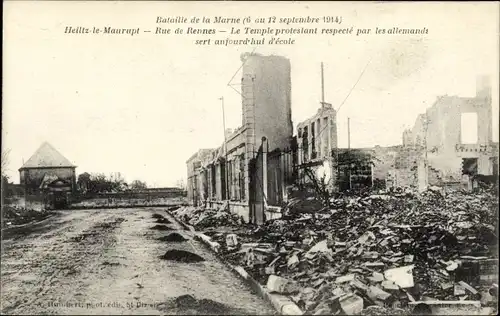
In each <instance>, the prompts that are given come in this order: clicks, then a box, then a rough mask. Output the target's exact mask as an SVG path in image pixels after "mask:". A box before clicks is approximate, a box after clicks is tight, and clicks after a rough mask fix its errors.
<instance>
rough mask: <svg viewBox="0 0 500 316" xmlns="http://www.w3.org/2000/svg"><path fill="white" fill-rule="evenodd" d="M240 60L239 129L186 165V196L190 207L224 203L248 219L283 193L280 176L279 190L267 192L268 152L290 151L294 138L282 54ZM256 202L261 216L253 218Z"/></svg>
mask: <svg viewBox="0 0 500 316" xmlns="http://www.w3.org/2000/svg"><path fill="white" fill-rule="evenodd" d="M241 59H242V63H243V66H242V78H241V94H242V125H241V126H240V127H239V128H237V129H236V130H234V131H231V130H227V131H226V135H225V142H224V143H223V144H222V145H221V146H220V147H219V148H216V149H212V150H202V151H200V152H198V153H196V154H194V155H193V156H192V157H191V158H190V159H189V160H188V161H187V168H188V196H189V197H190V201H191V202H192V203H193V204H200V203H207V204H210V206H215V205H222V204H223V203H226V205H227V206H228V207H229V208H230V209H231V210H232V211H233V212H235V213H237V214H240V215H242V216H243V217H244V218H245V219H247V220H249V219H250V217H252V216H253V217H255V216H258V217H262V216H263V212H264V209H262V208H261V207H260V204H262V203H261V202H265V203H267V202H268V201H269V200H279V197H276V195H278V194H282V193H283V188H282V186H283V185H282V182H283V177H280V178H279V179H278V180H279V181H274V182H273V183H277V182H278V186H279V190H278V191H276V190H274V189H276V188H274V187H272V188H270V189H269V191H272V192H268V188H267V183H268V182H269V181H267V173H268V172H267V163H268V160H267V153H271V152H280V150H283V149H285V148H288V147H290V143H291V140H292V132H293V127H292V119H291V117H292V113H291V73H290V71H291V66H290V61H289V60H288V59H286V58H284V57H281V56H262V55H258V54H244V55H242V56H241ZM262 155H264V156H266V159H264V160H263V156H262ZM277 160H281V158H280V157H278V159H277ZM271 163H272V162H271ZM270 176H271V177H276V175H275V174H274V173H271V174H270ZM255 188H259V190H256V189H255ZM273 190H274V191H273ZM256 191H258V192H256ZM256 201H257V202H256ZM255 204H259V207H260V211H259V212H260V213H261V214H257V215H255V214H254V215H251V214H250V212H251V211H252V208H253V207H254V206H255ZM254 211H255V210H254Z"/></svg>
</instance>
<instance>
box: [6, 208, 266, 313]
mask: <svg viewBox="0 0 500 316" xmlns="http://www.w3.org/2000/svg"><path fill="white" fill-rule="evenodd" d="M155 213H156V214H160V215H162V216H164V217H165V218H166V219H167V220H164V221H166V222H168V221H171V222H172V223H171V224H168V223H167V224H165V223H158V222H157V221H160V222H161V221H162V220H161V218H160V219H156V218H154V217H153V214H155ZM157 217H159V216H157ZM156 225H159V226H158V227H159V228H165V227H167V229H169V230H161V229H152V228H153V227H154V226H156ZM162 225H163V226H162ZM158 227H157V228H158ZM30 229H31V231H30V232H29V234H28V233H27V232H25V233H24V234H20V233H17V235H12V234H11V235H10V236H9V235H4V236H3V240H2V262H1V267H2V270H1V283H2V289H1V312H2V314H73V315H75V314H101V315H102V314H149V315H151V314H157V315H161V314H274V313H275V312H274V310H273V309H272V307H271V306H270V305H269V304H267V303H266V302H265V301H263V300H262V299H260V298H259V297H257V296H256V295H255V294H254V293H252V292H251V290H250V289H249V288H248V287H247V286H246V285H245V284H244V283H243V282H242V281H241V280H240V279H239V278H238V277H236V276H235V275H234V274H233V273H232V272H231V271H230V270H229V269H228V268H227V267H226V266H225V265H224V264H223V263H221V262H220V261H218V260H217V259H216V257H215V256H214V255H213V254H212V253H211V252H209V251H208V250H207V249H206V248H205V247H204V246H203V245H202V244H200V243H198V242H197V241H194V240H193V239H192V234H191V232H189V231H186V230H183V229H182V228H181V227H180V226H179V225H178V224H176V223H175V222H173V220H172V219H171V218H170V217H169V216H168V214H167V213H166V212H165V211H164V209H162V208H147V209H146V208H143V209H110V210H105V209H103V210H78V211H64V212H61V213H60V214H59V215H57V216H54V217H52V218H50V219H48V220H46V221H44V223H43V224H41V225H35V226H33V227H31V228H30ZM170 229H172V230H170ZM172 232H178V233H180V234H181V235H182V236H184V237H185V238H186V239H187V241H184V242H169V241H162V240H160V238H161V237H165V236H168V235H169V234H170V233H172ZM177 237H178V236H177ZM169 250H183V251H188V252H191V253H193V254H196V255H198V256H200V257H202V258H204V259H205V261H201V262H183V261H182V260H183V259H185V258H180V259H182V260H181V261H176V260H166V259H171V258H173V259H179V254H178V253H176V252H173V254H172V252H170V253H169V254H167V255H166V252H167V251H169ZM162 256H164V258H162ZM176 256H177V257H176ZM165 257H167V258H166V259H165ZM189 259H190V258H187V260H189Z"/></svg>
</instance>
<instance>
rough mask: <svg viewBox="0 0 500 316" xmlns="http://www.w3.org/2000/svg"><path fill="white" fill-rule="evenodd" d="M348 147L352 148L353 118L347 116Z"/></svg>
mask: <svg viewBox="0 0 500 316" xmlns="http://www.w3.org/2000/svg"><path fill="white" fill-rule="evenodd" d="M347 149H351V119H350V118H349V117H348V118H347Z"/></svg>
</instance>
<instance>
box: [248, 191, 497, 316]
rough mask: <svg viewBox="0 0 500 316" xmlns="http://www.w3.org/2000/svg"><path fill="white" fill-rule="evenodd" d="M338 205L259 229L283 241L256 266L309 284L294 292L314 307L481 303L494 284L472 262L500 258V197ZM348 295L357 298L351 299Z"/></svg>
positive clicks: (430, 194)
mask: <svg viewBox="0 0 500 316" xmlns="http://www.w3.org/2000/svg"><path fill="white" fill-rule="evenodd" d="M332 205H333V207H332V208H330V209H328V210H325V211H323V212H320V213H317V214H314V215H311V214H302V215H300V216H298V217H296V218H288V219H286V220H275V221H273V222H269V223H266V225H264V226H263V227H261V228H259V230H261V232H260V234H261V235H262V237H261V238H260V239H259V240H258V242H264V243H269V242H271V243H273V244H275V245H276V246H277V247H276V249H275V252H274V253H272V254H269V255H268V256H261V257H260V261H259V260H258V259H256V260H254V262H253V263H252V265H260V266H261V269H259V272H260V274H261V275H258V276H257V279H259V280H263V279H265V278H263V276H262V273H264V274H266V275H269V276H274V275H276V276H280V277H281V278H283V279H285V280H288V282H291V283H296V284H297V285H298V287H297V288H298V289H300V290H299V291H296V292H294V293H289V294H295V295H294V296H293V297H294V299H295V301H296V303H297V304H298V305H299V307H302V308H303V309H304V310H306V311H307V312H311V313H318V314H331V313H337V312H340V311H341V310H343V311H344V312H345V313H348V314H349V313H358V312H360V311H359V310H358V309H359V308H361V309H362V308H363V306H364V307H366V306H370V305H378V306H384V307H387V306H390V307H400V306H406V305H407V304H408V303H409V302H412V301H413V302H414V301H418V300H422V299H429V298H432V299H434V300H478V299H480V298H481V294H480V293H479V292H480V291H483V292H484V291H487V290H488V287H485V288H482V286H481V284H480V283H481V282H480V281H481V280H479V279H478V278H477V277H476V278H471V275H474V273H472V272H471V270H470V269H469V270H466V267H465V266H466V265H469V266H471V265H472V266H474V264H471V262H474V261H476V264H475V266H476V267H477V266H478V265H480V264H483V263H485V262H488V261H487V260H486V261H485V259H486V258H493V257H495V256H496V249H497V248H496V244H497V242H496V240H497V228H496V221H497V219H496V218H497V215H496V214H497V213H496V210H498V198H497V197H496V196H493V195H491V194H488V193H487V192H483V193H480V194H466V193H454V194H453V195H447V196H443V195H442V194H441V193H440V192H438V191H432V190H429V191H427V192H425V193H424V194H422V195H419V196H417V195H415V194H412V193H409V192H405V193H402V194H380V195H369V196H365V197H349V198H341V199H336V200H334V201H332ZM253 257H255V256H253ZM478 257H483V258H478ZM495 259H496V260H495ZM245 261H248V260H247V259H245V256H244V257H243V259H242V263H243V264H244V263H245ZM483 265H484V264H483ZM487 265H488V264H486V266H487ZM489 266H490V268H488V267H485V268H483V270H485V271H487V270H488V269H491V267H492V269H493V270H494V271H496V266H498V259H497V258H494V260H493V261H490V263H489ZM484 273H486V275H488V272H484ZM484 273H483V274H484ZM495 273H496V272H492V273H489V275H490V276H491V275H493V278H495V276H494V274H495ZM497 277H498V276H497V275H496V278H497ZM467 282H469V283H470V284H472V285H470V284H469V283H467ZM268 283H269V281H268ZM268 287H269V284H268ZM345 295H354V297H351V298H350V299H348V300H347V301H348V303H346V302H344V303H342V300H341V299H342V298H343V297H345ZM339 300H340V301H339ZM357 304H358V305H357ZM359 304H360V305H359ZM344 305H346V306H347V305H348V307H345V306H344ZM353 306H357V307H353ZM360 306H361V307H360ZM350 308H355V310H350ZM385 312H387V311H385ZM392 313H396V311H392V312H391V314H392Z"/></svg>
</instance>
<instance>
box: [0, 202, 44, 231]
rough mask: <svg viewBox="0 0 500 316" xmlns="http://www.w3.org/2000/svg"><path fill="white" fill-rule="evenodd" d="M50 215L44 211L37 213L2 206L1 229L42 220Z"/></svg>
mask: <svg viewBox="0 0 500 316" xmlns="http://www.w3.org/2000/svg"><path fill="white" fill-rule="evenodd" d="M50 214H51V212H50V211H45V210H41V211H37V210H33V209H29V208H24V207H18V206H11V205H2V228H4V227H9V226H12V225H22V224H26V223H29V222H31V221H37V220H42V219H44V218H47V217H48V216H50Z"/></svg>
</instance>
